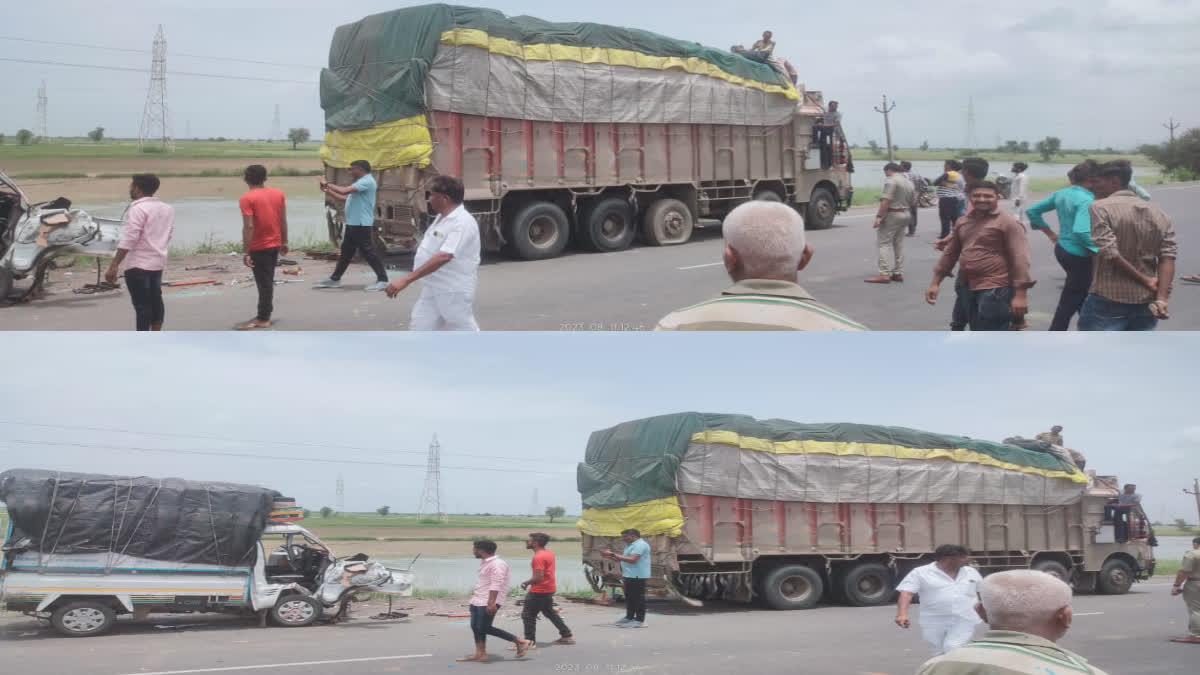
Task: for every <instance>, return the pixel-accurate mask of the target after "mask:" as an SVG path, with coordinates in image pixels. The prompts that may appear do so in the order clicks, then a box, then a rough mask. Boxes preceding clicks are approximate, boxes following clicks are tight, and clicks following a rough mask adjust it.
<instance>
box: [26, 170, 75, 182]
mask: <svg viewBox="0 0 1200 675" xmlns="http://www.w3.org/2000/svg"><path fill="white" fill-rule="evenodd" d="M87 177H88V175H87V174H86V173H79V172H77V171H29V172H26V173H15V174H11V175H10V176H9V178H11V179H13V180H37V179H40V178H87Z"/></svg>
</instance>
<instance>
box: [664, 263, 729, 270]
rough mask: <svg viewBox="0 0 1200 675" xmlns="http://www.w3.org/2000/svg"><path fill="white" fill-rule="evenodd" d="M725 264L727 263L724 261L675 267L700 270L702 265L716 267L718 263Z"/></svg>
mask: <svg viewBox="0 0 1200 675" xmlns="http://www.w3.org/2000/svg"><path fill="white" fill-rule="evenodd" d="M724 264H725V263H723V262H715V263H704V264H703V265H688V266H687V267H676V268H675V269H677V270H698V269H700V268H701V267H716V266H717V265H724Z"/></svg>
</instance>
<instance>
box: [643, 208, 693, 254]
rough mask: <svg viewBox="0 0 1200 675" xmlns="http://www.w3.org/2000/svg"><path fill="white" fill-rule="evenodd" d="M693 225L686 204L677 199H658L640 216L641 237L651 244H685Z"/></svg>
mask: <svg viewBox="0 0 1200 675" xmlns="http://www.w3.org/2000/svg"><path fill="white" fill-rule="evenodd" d="M695 226H696V219H695V218H694V217H692V210H691V209H689V208H688V207H687V204H684V203H683V202H681V201H679V200H678V199H659V200H657V201H655V202H654V203H652V204H650V208H648V209H646V213H645V214H644V215H643V216H642V237H643V238H644V239H645V240H646V243H647V244H650V245H651V246H667V245H669V244H686V243H687V241H688V240H689V239H691V238H692V230H693V229H694V228H695Z"/></svg>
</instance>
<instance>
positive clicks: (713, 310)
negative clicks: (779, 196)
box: [655, 202, 867, 331]
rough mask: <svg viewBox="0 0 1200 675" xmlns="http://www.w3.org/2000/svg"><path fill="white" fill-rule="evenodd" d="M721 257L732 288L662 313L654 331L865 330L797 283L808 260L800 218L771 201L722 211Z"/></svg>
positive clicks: (809, 255) (789, 209)
mask: <svg viewBox="0 0 1200 675" xmlns="http://www.w3.org/2000/svg"><path fill="white" fill-rule="evenodd" d="M721 234H722V235H723V236H724V237H725V250H724V252H723V254H722V258H723V260H724V261H725V271H726V272H727V273H728V274H729V277H730V278H731V279H732V280H733V282H734V284H733V286H732V287H730V288H728V289H726V290H725V291H724V292H723V293H721V296H720V297H718V298H714V299H712V300H707V301H705V302H702V303H700V304H697V305H693V306H691V307H685V308H684V309H680V310H677V311H674V312H671V313H670V314H668V315H666V316H664V317H663V318H662V319H661V320H660V321H659V322H658V326H656V327H655V330H659V331H668V330H706V331H707V330H805V331H816V330H844V331H863V330H867V329H866V327H864V326H862V325H861V324H858V323H855V322H854V321H851V320H850V319H848V318H846V317H845V316H842V315H841V314H839V313H838V312H836V311H834V310H833V309H831V308H829V307H826V306H825V305H822V304H820V303H818V302H817V301H816V300H814V299H813V297H812V296H811V295H809V294H808V291H806V290H804V289H803V288H801V287H800V286H799V284H797V283H796V279H797V273H798V272H799V271H800V270H803V269H804V268H805V267H806V266H807V265H808V263H809V261H810V260H812V256H813V249H812V246H809V245H808V244H807V243H805V235H804V219H803V218H801V217H800V214H798V213H796V210H795V209H793V208H791V207H790V206H787V205H785V204H779V203H775V202H746V203H745V204H742V205H741V206H739V207H737V208H736V209H734V210H733V211H731V212H730V213H729V215H728V216H725V222H724V223H722V224H721Z"/></svg>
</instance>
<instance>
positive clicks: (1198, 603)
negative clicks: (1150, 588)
mask: <svg viewBox="0 0 1200 675" xmlns="http://www.w3.org/2000/svg"><path fill="white" fill-rule="evenodd" d="M1181 593H1182V594H1183V601H1184V603H1186V605H1187V612H1188V634H1187V636H1185V637H1177V638H1175V639H1173V640H1172V642H1190V643H1192V644H1200V537H1196V538H1194V539H1192V550H1190V551H1187V552H1185V553H1184V554H1183V561H1182V562H1181V563H1180V564H1179V571H1178V572H1176V573H1175V585H1174V586H1172V587H1171V595H1179V594H1181Z"/></svg>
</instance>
